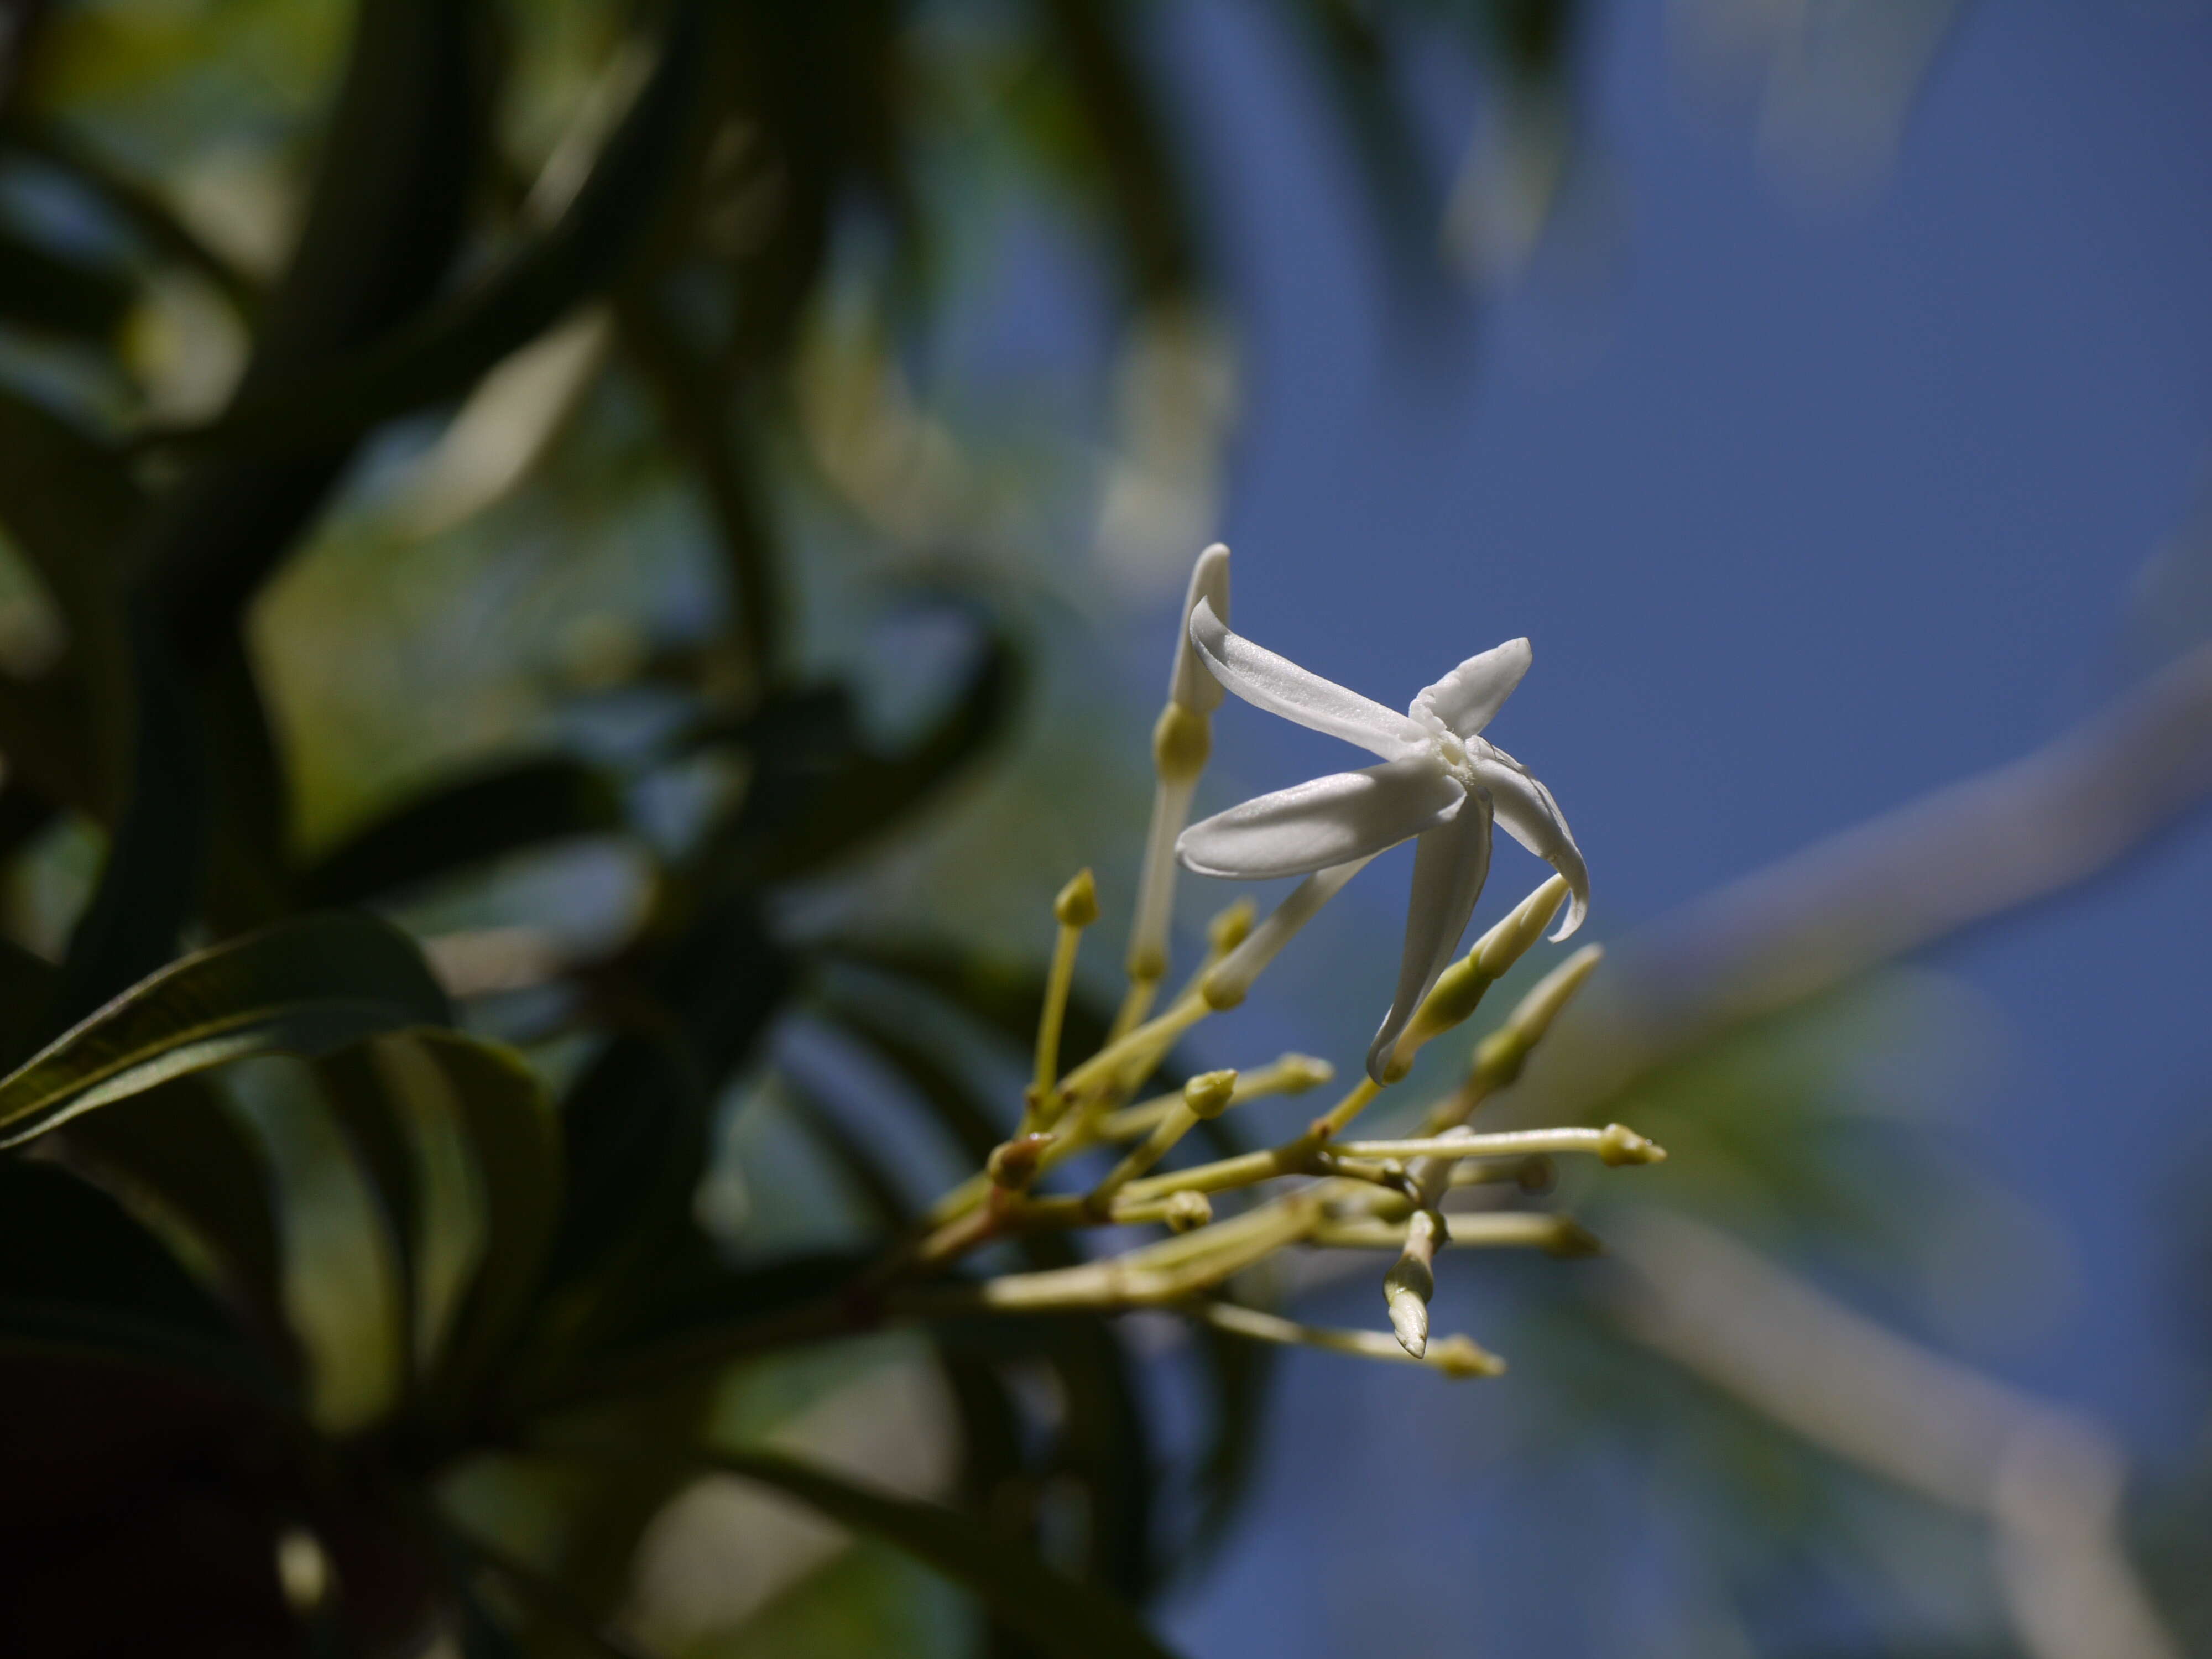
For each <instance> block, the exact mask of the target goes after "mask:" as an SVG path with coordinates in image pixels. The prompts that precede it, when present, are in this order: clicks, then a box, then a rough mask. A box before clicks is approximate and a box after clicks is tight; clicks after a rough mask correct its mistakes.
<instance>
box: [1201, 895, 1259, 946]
mask: <svg viewBox="0 0 2212 1659" xmlns="http://www.w3.org/2000/svg"><path fill="white" fill-rule="evenodd" d="M1259 914H1260V912H1259V909H1258V907H1256V906H1255V905H1254V903H1253V902H1252V901H1251V900H1250V899H1249V898H1241V899H1238V900H1237V902H1235V903H1234V904H1231V905H1228V906H1226V907H1225V908H1223V909H1222V910H1221V911H1220V912H1218V914H1217V915H1215V916H1214V918H1213V920H1212V921H1209V922H1207V923H1206V943H1207V944H1208V945H1211V946H1212V947H1213V953H1214V955H1216V956H1218V957H1225V956H1227V955H1228V954H1229V953H1230V952H1231V951H1233V950H1235V949H1236V948H1237V946H1238V945H1242V944H1243V942H1244V941H1245V939H1248V938H1249V937H1250V935H1251V933H1252V921H1253V919H1254V918H1255V916H1257V915H1259Z"/></svg>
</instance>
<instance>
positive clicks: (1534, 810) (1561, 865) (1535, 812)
mask: <svg viewBox="0 0 2212 1659" xmlns="http://www.w3.org/2000/svg"><path fill="white" fill-rule="evenodd" d="M1468 759H1469V760H1470V761H1471V762H1472V763H1473V764H1474V776H1475V781H1476V782H1477V783H1479V784H1480V786H1481V787H1483V788H1485V789H1487V790H1488V791H1490V799H1491V805H1492V809H1493V810H1494V811H1496V812H1497V814H1498V823H1502V824H1504V826H1505V833H1506V834H1507V835H1509V836H1512V837H1513V839H1514V840H1516V841H1517V842H1520V843H1521V844H1522V846H1523V847H1525V848H1528V850H1529V851H1530V852H1532V853H1534V854H1535V855H1536V856H1537V857H1538V858H1540V859H1541V860H1544V862H1545V863H1547V864H1548V865H1550V866H1552V868H1553V869H1554V870H1557V871H1558V872H1559V873H1560V874H1561V875H1563V876H1565V878H1567V890H1568V891H1569V892H1570V893H1571V894H1573V895H1574V902H1572V903H1571V904H1569V905H1568V906H1567V919H1566V920H1565V921H1563V922H1561V923H1560V924H1559V931H1558V932H1557V933H1553V935H1552V937H1553V939H1565V938H1566V936H1567V935H1568V934H1570V933H1573V932H1574V931H1575V929H1576V928H1577V927H1581V926H1582V925H1583V917H1584V916H1586V915H1589V866H1586V865H1584V864H1583V850H1582V848H1579V847H1577V846H1576V845H1575V837H1574V834H1573V832H1572V831H1571V830H1570V829H1568V828H1567V820H1566V817H1565V815H1564V814H1562V813H1561V812H1560V811H1559V802H1557V801H1555V800H1553V799H1552V792H1551V791H1550V790H1548V789H1547V788H1545V787H1544V786H1543V785H1542V784H1541V783H1539V782H1537V781H1536V780H1535V779H1534V778H1533V777H1531V776H1530V775H1529V774H1528V768H1527V767H1525V766H1523V765H1522V764H1521V763H1520V762H1519V761H1517V760H1515V759H1514V758H1513V757H1512V756H1510V755H1509V754H1507V753H1506V752H1505V751H1504V750H1503V749H1499V748H1497V747H1496V746H1494V745H1493V744H1487V743H1485V744H1482V745H1481V747H1480V750H1470V753H1469V755H1468Z"/></svg>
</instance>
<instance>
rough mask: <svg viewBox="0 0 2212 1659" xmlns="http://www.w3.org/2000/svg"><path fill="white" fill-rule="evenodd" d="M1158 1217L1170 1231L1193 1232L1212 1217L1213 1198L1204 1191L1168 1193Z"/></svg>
mask: <svg viewBox="0 0 2212 1659" xmlns="http://www.w3.org/2000/svg"><path fill="white" fill-rule="evenodd" d="M1160 1219H1161V1220H1162V1221H1164V1222H1165V1223H1166V1224H1167V1230H1168V1231H1170V1232H1171V1233H1194V1232H1196V1231H1198V1230H1199V1229H1200V1227H1203V1226H1205V1225H1206V1224H1207V1223H1208V1222H1210V1221H1212V1219H1213V1200H1211V1199H1209V1198H1208V1197H1206V1194H1204V1193H1170V1194H1168V1197H1167V1202H1166V1205H1165V1206H1164V1210H1163V1212H1162V1213H1161V1216H1160Z"/></svg>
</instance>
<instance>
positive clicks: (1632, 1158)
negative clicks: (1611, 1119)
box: [1597, 1123, 1667, 1169]
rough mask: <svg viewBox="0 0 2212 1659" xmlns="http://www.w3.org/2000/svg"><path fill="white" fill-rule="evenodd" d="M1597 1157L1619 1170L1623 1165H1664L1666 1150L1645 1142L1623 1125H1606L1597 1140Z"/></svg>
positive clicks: (1654, 1142)
mask: <svg viewBox="0 0 2212 1659" xmlns="http://www.w3.org/2000/svg"><path fill="white" fill-rule="evenodd" d="M1597 1155H1598V1157H1599V1158H1601V1159H1602V1160H1604V1162H1606V1163H1607V1164H1611V1165H1613V1167H1614V1168H1615V1169H1619V1168H1620V1166H1621V1165H1622V1164H1664V1163H1665V1162H1666V1161H1667V1149H1666V1148H1665V1147H1664V1146H1661V1145H1659V1143H1658V1142H1657V1141H1656V1140H1646V1139H1644V1137H1643V1136H1642V1135H1640V1134H1638V1133H1636V1131H1635V1130H1633V1129H1632V1128H1630V1127H1628V1126H1627V1125H1626V1124H1625V1123H1608V1124H1607V1125H1606V1126H1605V1127H1604V1129H1603V1130H1602V1131H1601V1132H1600V1133H1599V1135H1598V1138H1597Z"/></svg>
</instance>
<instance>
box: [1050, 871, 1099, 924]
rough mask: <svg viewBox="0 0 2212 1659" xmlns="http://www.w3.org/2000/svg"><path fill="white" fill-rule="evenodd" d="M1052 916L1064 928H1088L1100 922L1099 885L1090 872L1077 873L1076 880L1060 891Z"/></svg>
mask: <svg viewBox="0 0 2212 1659" xmlns="http://www.w3.org/2000/svg"><path fill="white" fill-rule="evenodd" d="M1052 914H1053V917H1054V920H1055V921H1058V922H1059V923H1060V926H1061V927H1089V926H1090V925H1091V923H1092V922H1094V921H1097V920H1098V884H1097V882H1095V881H1093V880H1092V879H1091V872H1090V871H1088V870H1079V871H1077V872H1075V878H1074V879H1073V881H1071V882H1069V883H1068V884H1067V885H1066V886H1065V887H1063V888H1061V889H1060V894H1059V896H1057V897H1056V898H1054V900H1053V902H1052Z"/></svg>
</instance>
